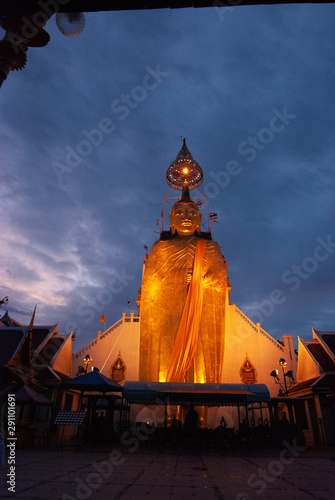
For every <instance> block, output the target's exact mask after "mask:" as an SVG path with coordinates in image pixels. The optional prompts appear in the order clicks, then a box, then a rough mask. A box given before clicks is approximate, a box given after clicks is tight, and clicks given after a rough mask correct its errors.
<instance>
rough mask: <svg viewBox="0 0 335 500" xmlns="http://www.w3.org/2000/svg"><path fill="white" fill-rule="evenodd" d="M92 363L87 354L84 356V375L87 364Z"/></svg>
mask: <svg viewBox="0 0 335 500" xmlns="http://www.w3.org/2000/svg"><path fill="white" fill-rule="evenodd" d="M91 361H92V358H91V356H90V355H89V354H86V356H85V357H84V363H85V373H87V368H88V364H89V363H90V362H91Z"/></svg>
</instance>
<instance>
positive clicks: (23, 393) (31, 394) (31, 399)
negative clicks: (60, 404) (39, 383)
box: [15, 386, 52, 405]
mask: <svg viewBox="0 0 335 500" xmlns="http://www.w3.org/2000/svg"><path fill="white" fill-rule="evenodd" d="M15 402H16V404H18V405H31V404H35V405H51V403H52V401H51V399H48V398H46V397H45V396H44V395H43V394H40V393H39V392H36V391H34V389H32V388H31V387H27V386H24V387H22V388H21V389H20V390H19V391H18V392H17V393H16V395H15Z"/></svg>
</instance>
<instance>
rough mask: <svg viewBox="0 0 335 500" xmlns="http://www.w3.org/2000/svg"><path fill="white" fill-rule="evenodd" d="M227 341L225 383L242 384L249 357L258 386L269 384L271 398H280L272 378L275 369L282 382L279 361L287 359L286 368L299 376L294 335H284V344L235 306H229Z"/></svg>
mask: <svg viewBox="0 0 335 500" xmlns="http://www.w3.org/2000/svg"><path fill="white" fill-rule="evenodd" d="M225 339H226V343H225V354H224V362H223V371H222V383H234V384H240V383H243V381H242V380H241V377H240V368H241V366H242V365H243V363H244V361H245V358H246V356H248V358H249V361H250V362H251V363H252V365H253V366H254V367H255V369H256V370H257V380H256V383H258V384H266V385H267V387H268V388H269V391H270V394H271V396H277V395H278V391H279V386H278V385H277V384H276V383H275V382H274V380H273V378H272V377H271V376H270V373H271V372H272V370H276V369H277V370H278V376H279V378H280V379H281V381H282V382H283V374H282V369H281V368H280V366H279V364H278V362H279V359H280V358H284V359H285V360H286V362H287V367H286V369H287V370H293V373H294V376H296V370H297V366H296V364H297V361H296V355H295V353H294V348H293V338H292V336H284V337H283V343H284V345H282V344H281V343H279V342H277V341H276V340H274V339H273V338H272V337H271V336H270V335H269V334H268V333H267V332H265V330H263V329H262V328H261V327H260V325H259V324H257V325H255V324H254V323H252V321H250V320H249V318H247V316H245V315H244V314H243V313H242V312H241V311H240V310H239V309H238V308H237V307H236V306H235V304H234V305H230V306H229V319H228V321H227V323H226V337H225Z"/></svg>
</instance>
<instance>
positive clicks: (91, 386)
mask: <svg viewBox="0 0 335 500" xmlns="http://www.w3.org/2000/svg"><path fill="white" fill-rule="evenodd" d="M60 388H61V389H74V390H77V391H82V392H103V393H105V392H123V387H122V385H119V384H117V383H116V382H113V380H111V379H109V378H107V377H105V375H102V373H100V372H98V371H95V370H94V371H92V372H89V373H85V375H80V376H79V377H74V378H71V379H69V380H65V381H64V382H62V383H61V384H60Z"/></svg>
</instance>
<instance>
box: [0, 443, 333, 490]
mask: <svg viewBox="0 0 335 500" xmlns="http://www.w3.org/2000/svg"><path fill="white" fill-rule="evenodd" d="M292 444H293V446H292ZM15 460H16V464H15V467H16V468H15V493H12V492H10V491H8V489H7V488H8V487H9V484H6V480H7V479H8V480H9V477H8V476H7V478H6V474H8V473H9V465H8V464H7V459H6V465H5V467H4V468H3V469H2V470H1V476H2V477H1V481H2V482H1V488H2V490H1V494H0V498H6V499H8V498H13V499H14V498H15V499H30V500H38V499H43V500H46V499H49V500H74V499H79V500H86V499H92V500H105V499H106V500H143V499H146V500H148V499H150V500H153V499H157V500H168V499H176V500H179V499H180V500H190V499H199V500H200V499H205V500H211V499H224V500H233V499H234V500H248V499H256V498H257V499H259V500H261V499H271V500H277V499H278V500H279V499H280V500H283V499H284V500H308V499H320V500H332V499H333V498H334V492H335V450H334V449H333V448H332V449H329V448H328V449H320V450H309V449H303V448H300V447H298V446H296V445H295V443H291V444H288V443H286V444H283V446H282V447H281V448H271V449H269V448H267V449H262V450H260V449H258V450H255V451H252V450H251V451H247V450H244V451H241V450H239V451H235V450H233V451H229V450H222V451H221V452H220V451H216V452H213V453H209V452H204V453H198V452H197V450H196V449H191V450H180V449H179V450H178V449H176V450H174V451H173V450H172V451H169V449H162V450H150V449H147V448H146V449H143V447H142V448H141V447H140V448H139V449H138V450H136V452H134V453H131V452H130V451H129V449H128V450H125V449H124V448H121V447H120V448H119V450H118V449H117V448H116V447H114V446H111V449H110V450H107V451H106V450H104V451H99V452H88V451H75V450H72V449H65V450H62V451H53V450H51V451H50V450H47V451H45V450H19V449H18V450H16V458H15Z"/></svg>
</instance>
